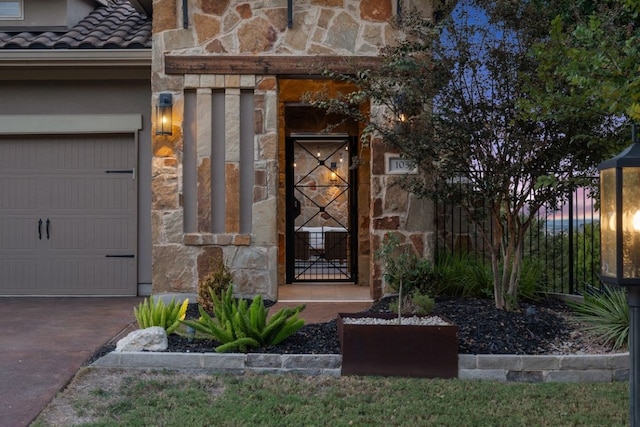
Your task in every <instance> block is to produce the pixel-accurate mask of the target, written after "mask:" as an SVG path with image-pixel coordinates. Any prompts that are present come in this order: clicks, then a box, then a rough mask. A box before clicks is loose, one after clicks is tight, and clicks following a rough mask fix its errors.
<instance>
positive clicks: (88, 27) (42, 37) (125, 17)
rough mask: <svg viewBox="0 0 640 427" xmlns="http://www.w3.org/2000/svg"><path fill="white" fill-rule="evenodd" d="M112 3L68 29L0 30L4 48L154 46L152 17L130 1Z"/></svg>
mask: <svg viewBox="0 0 640 427" xmlns="http://www.w3.org/2000/svg"><path fill="white" fill-rule="evenodd" d="M111 3H112V4H110V5H109V6H103V7H100V8H98V9H96V10H94V11H93V12H92V13H91V14H90V15H88V16H87V17H85V18H84V19H82V20H81V21H80V22H78V24H76V25H75V26H74V27H73V28H71V29H69V30H68V31H64V32H63V31H60V32H54V31H45V32H28V31H22V32H18V31H15V32H0V49H151V19H150V18H149V17H147V16H145V15H142V14H140V13H138V12H136V10H135V9H134V8H133V6H131V4H130V3H129V2H128V1H125V0H116V1H113V2H111Z"/></svg>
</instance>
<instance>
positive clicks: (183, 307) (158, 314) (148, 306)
mask: <svg viewBox="0 0 640 427" xmlns="http://www.w3.org/2000/svg"><path fill="white" fill-rule="evenodd" d="M188 305H189V299H188V298H187V299H185V300H184V301H183V302H182V304H180V305H179V304H178V303H176V301H175V298H172V299H171V302H170V303H169V305H165V304H164V301H162V299H159V300H158V301H154V300H153V297H149V299H146V298H145V300H144V301H143V302H141V303H140V305H139V306H138V307H137V308H136V307H134V308H133V314H134V315H135V317H136V320H137V321H138V326H140V328H142V329H146V328H150V327H152V326H160V327H161V328H163V329H164V330H165V331H167V335H170V334H172V333H174V332H175V330H176V329H177V328H178V326H180V321H181V320H183V319H184V317H185V315H186V314H187V306H188Z"/></svg>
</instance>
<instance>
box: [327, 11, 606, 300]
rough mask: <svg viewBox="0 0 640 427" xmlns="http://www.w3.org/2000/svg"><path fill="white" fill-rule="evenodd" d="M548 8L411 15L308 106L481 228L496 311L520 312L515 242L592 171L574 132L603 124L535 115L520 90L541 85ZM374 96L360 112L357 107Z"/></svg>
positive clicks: (592, 160) (592, 154)
mask: <svg viewBox="0 0 640 427" xmlns="http://www.w3.org/2000/svg"><path fill="white" fill-rule="evenodd" d="M550 13H551V10H550V9H549V8H544V7H539V5H538V4H537V3H536V2H534V1H530V2H508V1H505V2H494V1H488V0H487V1H481V0H478V1H473V0H465V1H460V2H458V5H457V6H456V8H455V9H454V10H453V12H452V13H451V14H450V15H449V16H447V17H446V18H444V19H442V20H441V21H440V22H437V23H434V22H433V21H431V20H428V19H424V18H422V17H420V16H419V15H418V14H416V13H410V14H408V15H405V16H403V17H402V19H400V20H399V21H398V25H399V29H400V30H401V34H402V35H403V37H402V38H401V39H399V40H398V42H397V44H395V45H393V46H390V47H388V48H386V49H385V50H384V51H383V53H382V65H381V66H380V67H378V68H377V69H372V70H366V71H362V72H360V73H359V74H358V75H356V76H342V78H344V79H349V80H352V81H353V82H355V83H356V84H357V85H358V87H359V88H360V90H359V91H358V92H354V93H351V94H348V95H345V96H344V98H342V99H333V100H327V99H325V100H322V99H320V100H316V101H315V103H316V105H318V106H322V107H324V108H327V109H328V110H329V111H331V112H339V113H347V114H349V115H351V116H352V117H357V118H359V119H360V120H363V121H364V122H365V123H366V127H365V132H364V133H363V137H364V139H365V141H369V139H371V138H373V139H380V140H381V141H382V142H383V143H384V144H386V146H388V147H390V148H392V149H395V150H398V151H399V152H400V153H401V155H402V156H403V157H405V158H406V159H407V160H408V161H410V162H411V163H412V164H413V165H415V166H417V167H418V170H419V172H420V174H419V177H418V178H417V179H411V178H407V179H406V181H405V184H406V185H407V188H409V189H410V191H412V192H414V193H415V194H417V195H419V196H423V197H434V198H439V199H444V200H447V201H449V202H455V203H458V204H459V205H460V206H461V207H462V208H463V209H465V210H466V211H467V213H468V214H469V217H470V218H471V220H472V221H473V222H474V223H475V224H476V225H477V226H478V228H479V229H480V230H481V233H482V236H483V238H484V240H485V242H486V245H487V247H488V248H489V252H490V255H491V265H492V274H493V283H494V299H495V304H496V307H497V308H499V309H505V310H513V309H516V308H517V307H518V305H517V297H518V283H519V279H520V275H521V272H522V253H523V244H524V241H525V236H526V233H527V230H528V228H529V227H530V226H531V224H532V221H533V220H534V218H535V213H536V212H537V211H538V210H539V209H540V208H541V207H542V206H543V205H552V206H553V205H556V206H557V204H558V203H559V202H560V201H562V200H563V199H565V198H566V197H567V195H568V194H569V193H570V191H571V190H572V189H573V188H574V187H575V186H576V185H579V183H581V182H582V181H583V179H584V178H585V177H587V176H589V175H590V174H591V173H593V168H594V166H595V165H596V164H597V163H598V162H599V161H600V159H601V153H599V147H598V146H589V145H587V144H585V143H584V140H583V139H581V136H583V135H588V134H590V133H591V132H592V131H593V129H598V128H599V127H601V126H602V117H601V116H594V117H590V118H589V119H588V120H585V121H579V122H576V121H574V120H569V119H567V120H564V119H562V118H561V119H556V118H553V117H552V116H544V117H540V118H539V117H537V114H538V110H539V107H538V106H537V105H536V104H534V103H532V102H531V101H532V99H531V98H530V96H529V91H530V90H531V88H532V87H536V86H543V85H544V84H545V82H544V80H542V79H540V78H539V76H538V73H537V70H538V65H539V63H538V61H537V60H536V58H535V57H534V56H533V55H531V49H532V47H533V46H534V45H535V44H536V43H539V42H541V41H542V40H544V39H545V38H546V37H547V33H548V23H549V22H550V20H551V15H550ZM368 100H371V101H372V102H373V105H374V106H375V108H372V114H371V116H369V117H366V116H363V115H362V114H361V113H360V109H359V105H360V104H361V103H362V102H365V101H368Z"/></svg>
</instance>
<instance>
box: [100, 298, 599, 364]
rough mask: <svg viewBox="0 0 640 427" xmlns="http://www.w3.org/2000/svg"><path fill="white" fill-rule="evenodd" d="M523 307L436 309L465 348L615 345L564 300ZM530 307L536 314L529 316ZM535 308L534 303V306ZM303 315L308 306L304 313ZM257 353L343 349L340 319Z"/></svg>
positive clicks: (174, 345)
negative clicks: (589, 329)
mask: <svg viewBox="0 0 640 427" xmlns="http://www.w3.org/2000/svg"><path fill="white" fill-rule="evenodd" d="M392 300H393V299H392V298H384V299H382V300H380V301H378V302H376V303H374V304H373V306H372V307H371V309H370V310H369V311H371V312H388V311H389V309H388V307H389V302H390V301H392ZM520 308H521V310H520V311H519V312H505V311H502V310H497V309H496V308H495V306H494V304H493V301H492V300H489V299H473V298H446V299H445V298H439V299H438V300H437V304H436V308H435V312H434V314H440V315H443V316H445V317H446V318H448V319H449V320H451V321H452V322H453V323H455V324H456V325H457V326H458V343H459V347H458V348H459V353H460V354H514V355H549V354H601V353H608V352H610V351H611V350H610V347H609V346H607V345H603V344H602V343H598V342H597V341H595V340H593V339H592V338H591V337H590V336H589V335H587V334H585V333H583V332H582V331H581V330H580V325H579V323H578V322H577V321H576V320H575V319H573V318H572V316H571V309H570V308H569V307H568V306H567V305H566V304H565V303H563V302H562V301H559V300H557V299H553V298H548V299H541V300H538V301H526V302H522V303H521V304H520ZM527 308H533V310H535V315H533V317H529V318H528V317H527V316H526V311H527ZM529 311H530V312H531V309H530V310H529ZM197 316H198V311H197V306H196V305H195V304H191V305H190V306H189V309H188V311H187V318H196V317H197ZM300 317H301V318H303V319H304V311H303V312H302V313H301V314H300ZM168 341H169V348H168V349H167V351H168V352H189V353H207V352H213V351H214V348H215V347H216V346H217V345H218V343H216V342H214V341H211V340H200V339H191V340H190V339H188V338H186V337H184V336H180V335H176V334H172V335H170V336H169V338H168ZM114 348H115V343H113V344H110V345H107V346H105V347H103V348H102V349H100V350H99V351H98V352H97V353H96V354H95V355H94V357H92V358H91V360H90V361H88V363H90V362H91V361H93V360H95V359H97V358H99V357H100V356H102V355H104V354H106V353H108V352H110V351H112V350H113V349H114ZM249 352H253V353H272V354H340V344H339V342H338V333H337V324H336V321H335V320H332V321H330V322H326V323H317V324H307V325H305V326H303V327H302V329H300V330H299V331H298V332H296V333H295V334H294V335H292V336H291V337H289V338H287V339H286V340H285V341H283V342H282V343H280V344H278V345H277V346H271V347H261V348H259V349H250V350H249Z"/></svg>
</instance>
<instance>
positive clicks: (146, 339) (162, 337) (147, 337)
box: [115, 326, 169, 351]
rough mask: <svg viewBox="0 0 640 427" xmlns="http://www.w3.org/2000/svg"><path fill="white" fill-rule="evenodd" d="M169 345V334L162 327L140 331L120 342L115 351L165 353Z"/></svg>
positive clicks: (132, 333)
mask: <svg viewBox="0 0 640 427" xmlns="http://www.w3.org/2000/svg"><path fill="white" fill-rule="evenodd" d="M168 345H169V343H168V341H167V333H166V332H165V330H164V329H163V328H161V327H160V326H152V327H150V328H146V329H138V330H137V331H133V332H131V333H130V334H129V335H127V336H126V337H124V338H122V339H121V340H118V343H117V344H116V350H115V351H163V350H166V349H167V346H168Z"/></svg>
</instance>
